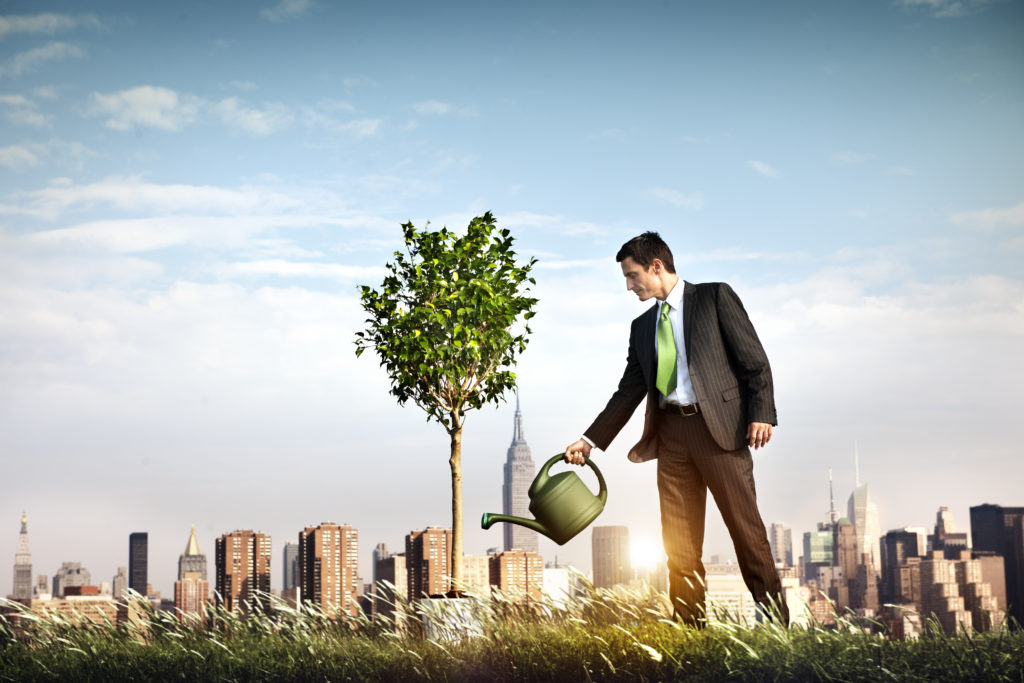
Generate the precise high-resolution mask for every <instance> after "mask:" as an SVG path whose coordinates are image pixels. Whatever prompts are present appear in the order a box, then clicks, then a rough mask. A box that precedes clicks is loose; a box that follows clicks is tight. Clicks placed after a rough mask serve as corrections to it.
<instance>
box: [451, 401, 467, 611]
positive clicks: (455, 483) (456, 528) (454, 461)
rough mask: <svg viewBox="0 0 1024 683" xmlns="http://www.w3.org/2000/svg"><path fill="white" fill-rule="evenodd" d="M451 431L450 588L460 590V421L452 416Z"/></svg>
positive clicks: (461, 586) (461, 583) (461, 587)
mask: <svg viewBox="0 0 1024 683" xmlns="http://www.w3.org/2000/svg"><path fill="white" fill-rule="evenodd" d="M453 418H455V419H453V420H452V426H453V429H452V431H451V437H452V454H451V458H449V459H448V464H449V465H451V468H452V566H451V577H452V585H451V587H450V590H452V591H456V590H458V591H461V590H462V589H463V588H464V586H463V582H462V422H461V421H460V420H458V418H457V417H456V416H453Z"/></svg>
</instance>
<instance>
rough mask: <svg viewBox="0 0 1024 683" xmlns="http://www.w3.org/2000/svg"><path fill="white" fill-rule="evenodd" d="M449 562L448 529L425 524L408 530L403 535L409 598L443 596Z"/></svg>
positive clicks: (449, 572) (450, 557) (449, 543)
mask: <svg viewBox="0 0 1024 683" xmlns="http://www.w3.org/2000/svg"><path fill="white" fill-rule="evenodd" d="M451 563H452V530H451V529H442V528H441V527H436V526H428V527H427V528H426V529H424V530H422V531H410V532H409V534H408V535H407V536H406V537H405V565H406V569H407V570H408V595H409V598H410V599H412V600H419V599H421V598H422V597H423V596H424V595H429V596H431V597H436V596H442V595H446V594H447V593H448V591H449V590H450V585H451Z"/></svg>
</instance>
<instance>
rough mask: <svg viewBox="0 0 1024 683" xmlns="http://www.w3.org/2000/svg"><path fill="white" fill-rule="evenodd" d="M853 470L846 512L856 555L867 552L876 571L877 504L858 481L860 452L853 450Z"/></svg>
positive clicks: (878, 557) (877, 558)
mask: <svg viewBox="0 0 1024 683" xmlns="http://www.w3.org/2000/svg"><path fill="white" fill-rule="evenodd" d="M854 471H855V472H856V475H855V479H854V483H855V485H856V488H854V489H853V493H851V494H850V500H849V502H848V503H847V506H846V507H847V509H846V514H847V516H848V517H849V519H850V522H851V523H852V524H853V529H854V532H855V533H856V535H857V557H858V558H859V557H860V556H861V555H863V554H868V555H870V557H871V565H872V566H873V567H874V568H875V570H876V571H877V570H878V568H879V564H880V559H881V553H880V552H879V549H878V541H879V536H880V534H879V529H878V506H876V505H875V503H874V501H872V500H871V496H870V495H869V494H868V485H867V483H866V482H865V483H863V484H861V483H860V454H859V453H858V452H857V451H856V449H855V450H854Z"/></svg>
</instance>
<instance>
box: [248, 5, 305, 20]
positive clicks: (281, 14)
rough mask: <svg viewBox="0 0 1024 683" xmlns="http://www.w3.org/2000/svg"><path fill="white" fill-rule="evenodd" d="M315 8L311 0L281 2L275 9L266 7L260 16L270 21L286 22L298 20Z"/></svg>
mask: <svg viewBox="0 0 1024 683" xmlns="http://www.w3.org/2000/svg"><path fill="white" fill-rule="evenodd" d="M312 8H313V3H312V2H310V0H280V2H278V3H277V4H276V5H274V6H273V7H264V8H263V9H261V10H260V16H261V17H263V18H264V19H266V20H268V21H285V20H287V19H297V18H299V17H301V16H304V15H306V14H308V13H309V11H310V10H311V9H312Z"/></svg>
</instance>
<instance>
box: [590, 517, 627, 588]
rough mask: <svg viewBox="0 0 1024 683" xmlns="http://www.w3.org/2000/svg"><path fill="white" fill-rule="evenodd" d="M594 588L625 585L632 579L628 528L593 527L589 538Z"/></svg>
mask: <svg viewBox="0 0 1024 683" xmlns="http://www.w3.org/2000/svg"><path fill="white" fill-rule="evenodd" d="M590 551H591V557H592V562H593V564H594V586H595V587H596V588H611V587H612V586H616V585H620V584H621V585H626V584H628V583H629V581H630V579H632V578H633V570H632V568H631V566H630V561H629V527H625V526H595V527H594V528H593V531H592V532H591V536H590Z"/></svg>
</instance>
